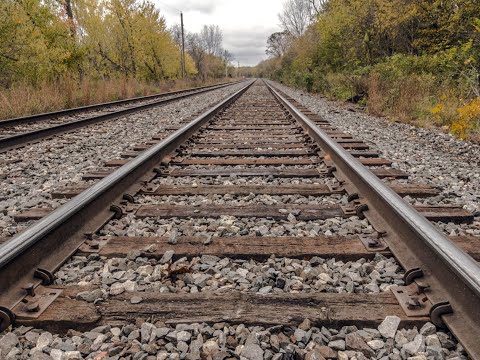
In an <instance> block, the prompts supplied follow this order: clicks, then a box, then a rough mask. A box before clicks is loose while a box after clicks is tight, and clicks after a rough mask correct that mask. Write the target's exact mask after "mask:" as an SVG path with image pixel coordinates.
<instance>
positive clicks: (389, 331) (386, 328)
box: [378, 316, 400, 338]
mask: <svg viewBox="0 0 480 360" xmlns="http://www.w3.org/2000/svg"><path fill="white" fill-rule="evenodd" d="M398 325H400V318H399V317H398V316H387V317H386V318H385V320H383V322H382V323H381V324H380V325H379V326H378V331H380V334H382V336H383V337H384V338H394V337H395V334H396V332H397V329H398Z"/></svg>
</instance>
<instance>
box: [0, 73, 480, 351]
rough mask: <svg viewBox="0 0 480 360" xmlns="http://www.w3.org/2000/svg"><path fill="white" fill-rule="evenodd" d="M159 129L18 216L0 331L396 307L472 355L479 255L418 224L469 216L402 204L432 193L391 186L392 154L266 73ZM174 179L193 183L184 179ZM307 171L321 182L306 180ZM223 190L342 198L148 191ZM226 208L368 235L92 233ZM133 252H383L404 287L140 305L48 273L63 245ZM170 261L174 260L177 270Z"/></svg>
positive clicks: (334, 317)
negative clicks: (91, 299)
mask: <svg viewBox="0 0 480 360" xmlns="http://www.w3.org/2000/svg"><path fill="white" fill-rule="evenodd" d="M168 130H170V131H171V132H170V133H166V134H164V135H163V136H159V135H156V136H154V137H153V138H152V142H150V143H148V144H139V145H138V146H136V147H134V148H133V149H132V151H130V152H128V153H125V154H124V157H123V158H122V159H115V160H112V161H110V162H108V163H106V164H105V168H102V169H99V170H98V171H96V172H92V173H90V174H86V175H85V176H84V179H85V180H98V181H97V182H96V183H95V184H94V185H93V186H86V185H84V184H79V185H78V186H76V187H72V188H66V189H59V190H58V191H57V194H56V196H63V197H71V198H72V199H71V200H70V201H69V202H68V203H66V204H65V205H64V206H62V207H60V208H58V209H57V210H55V211H53V212H49V210H48V209H30V210H28V211H25V212H24V213H22V214H19V215H18V216H17V220H18V221H27V220H35V219H38V221H37V222H36V223H34V224H33V225H32V226H30V227H29V228H27V229H26V230H25V231H24V232H22V233H20V234H18V235H16V236H15V237H14V238H12V239H9V240H8V241H7V242H5V243H4V244H3V245H2V246H1V247H0V269H1V270H0V274H1V276H0V288H1V289H2V293H1V294H0V319H1V323H0V325H1V326H0V327H1V328H2V329H5V328H6V327H8V326H9V325H11V324H23V325H27V326H35V327H40V328H42V327H44V328H51V329H55V330H57V331H62V330H66V329H69V328H78V329H79V330H85V329H91V328H93V327H95V326H98V325H100V324H107V323H109V322H111V321H117V322H118V321H123V322H128V321H134V320H135V319H138V318H147V317H149V316H151V315H152V314H155V316H156V318H157V319H165V321H166V322H167V321H168V322H170V323H173V324H179V323H188V322H194V321H197V322H198V321H204V322H210V323H215V322H231V323H241V324H249V325H255V324H258V325H266V324H268V325H276V324H279V325H298V323H299V322H300V321H301V319H304V318H309V319H310V320H311V321H312V322H313V323H315V324H318V325H330V326H343V325H352V324H354V325H357V326H363V325H365V326H372V325H378V324H379V323H380V322H381V321H382V320H383V319H384V318H385V317H386V316H389V315H396V316H398V317H399V318H400V319H401V321H402V324H403V325H405V326H408V325H419V326H421V325H422V324H423V323H425V322H427V321H432V322H433V323H434V324H435V325H436V326H438V327H448V329H449V330H451V331H452V333H453V334H454V335H455V336H456V337H457V338H458V339H459V341H460V342H461V343H462V345H463V346H464V347H465V349H466V351H467V352H468V353H469V355H470V356H471V358H472V359H480V342H478V338H479V336H480V331H479V324H480V312H479V311H478V309H479V308H480V267H479V265H478V263H477V262H476V261H475V260H474V259H473V258H472V257H471V256H473V257H475V258H476V259H477V260H478V255H479V254H478V252H477V253H476V252H475V250H472V246H471V245H472V244H470V243H469V242H468V240H465V239H448V238H446V237H445V236H444V235H442V234H441V233H440V232H439V231H437V230H436V228H435V227H434V226H433V225H432V224H431V223H430V222H429V220H430V221H446V222H448V221H451V222H458V223H461V222H469V221H472V219H473V216H472V214H470V213H468V212H466V211H465V210H463V209H461V208H455V207H436V206H422V207H416V208H414V207H411V206H410V205H408V204H407V203H406V202H404V201H403V200H402V199H401V197H400V196H405V195H410V196H413V197H415V196H416V197H422V196H430V195H432V194H435V189H434V188H430V187H427V186H420V185H418V186H416V185H399V184H395V183H389V182H388V181H389V180H391V179H401V178H406V177H408V175H407V174H406V173H404V172H402V171H399V170H396V169H394V168H391V167H390V165H391V162H390V161H388V160H387V159H383V158H380V157H379V154H378V153H376V152H375V151H371V150H370V149H369V148H368V146H367V145H365V144H364V143H363V142H362V141H361V140H359V139H355V138H353V137H352V136H351V135H349V134H346V133H343V132H341V131H339V130H338V129H336V128H334V127H333V126H332V125H330V124H329V123H328V122H326V121H324V120H322V119H321V118H320V117H319V116H318V115H315V114H313V113H311V112H309V111H308V110H307V109H306V108H304V107H302V106H301V105H299V104H298V103H296V102H295V101H294V100H293V99H291V98H289V97H288V96H286V95H285V94H283V93H281V92H280V91H279V90H277V89H275V87H274V86H272V85H271V84H270V83H267V82H263V81H255V82H249V83H248V84H246V85H245V86H244V87H243V88H242V89H241V90H239V91H238V92H237V93H235V94H233V95H232V96H230V97H229V98H227V99H225V100H224V101H222V102H221V103H219V104H218V105H216V106H215V107H213V108H211V109H210V110H208V111H206V112H205V113H203V114H201V115H200V116H198V117H196V118H195V119H193V120H192V121H190V122H186V123H185V124H182V126H181V127H179V128H170V129H168ZM222 177H223V178H225V181H223V182H222V183H221V184H215V183H214V182H212V180H211V179H218V178H222ZM183 178H188V179H192V178H193V179H197V182H196V183H195V186H191V185H185V184H183V183H182V182H181V179H183ZM250 178H266V179H272V178H273V179H282V181H279V182H276V183H275V185H272V184H269V183H268V180H267V181H266V182H265V183H264V184H252V183H249V182H248V181H245V182H244V183H243V184H242V183H235V181H233V180H236V179H250ZM318 178H322V179H323V180H325V183H317V182H315V181H313V182H311V181H305V182H303V180H305V179H314V180H315V179H318ZM228 179H233V180H232V181H233V182H230V181H228ZM290 180H292V181H290ZM226 194H229V195H231V196H239V195H250V194H252V196H255V195H271V196H274V195H302V196H305V197H309V196H316V197H322V196H334V195H348V202H345V203H343V202H340V201H339V202H338V203H332V202H326V203H325V205H315V206H313V205H309V204H295V203H272V204H258V203H257V204H253V205H252V204H246V205H238V204H235V205H230V204H229V203H228V201H227V202H226V203H222V204H215V203H213V204H212V203H208V204H202V203H196V204H195V206H193V205H191V204H190V203H189V202H188V201H187V202H186V204H183V205H179V204H173V205H172V204H169V203H168V201H166V202H165V201H162V200H159V201H153V202H152V200H151V199H155V198H158V199H162V197H165V196H177V197H186V198H187V200H188V198H189V197H194V196H204V197H206V198H208V197H214V196H216V195H226ZM399 195H400V196H399ZM225 216H227V217H228V216H230V217H235V218H237V219H244V218H245V219H248V218H266V219H270V220H273V221H278V222H282V221H287V220H292V221H299V222H308V221H313V220H322V219H329V218H349V217H352V216H358V217H359V218H363V219H366V220H368V222H369V224H370V225H371V226H372V228H373V229H374V231H373V232H372V233H369V234H363V235H362V234H359V235H355V236H323V235H319V234H316V235H314V236H308V237H293V236H285V235H284V234H282V235H279V236H273V237H269V236H261V234H255V235H252V234H251V233H249V232H248V231H246V232H245V233H242V232H241V231H240V232H238V233H237V235H236V236H219V237H215V238H202V237H195V236H189V235H185V234H184V235H182V236H179V237H178V238H176V239H175V241H171V239H170V238H166V237H161V236H157V237H154V236H151V237H129V236H111V235H109V236H105V235H102V229H104V228H105V226H107V225H108V224H109V223H111V222H112V221H113V222H115V221H119V220H121V219H125V218H127V217H128V218H130V219H132V218H133V219H139V220H141V219H152V218H153V219H166V220H168V219H172V221H173V219H175V221H177V220H179V219H180V220H181V219H189V220H194V219H205V218H219V217H225ZM455 243H456V244H455ZM461 248H463V249H465V250H466V251H467V252H468V253H469V254H467V252H464V251H463V250H461ZM146 249H148V250H146ZM172 250H173V251H174V253H173V252H171V251H172ZM132 251H136V252H138V253H139V254H141V255H142V256H144V257H147V258H157V259H159V258H163V257H164V256H165V254H170V256H174V259H179V258H182V257H187V258H192V257H194V256H198V255H215V256H219V257H230V258H236V259H243V260H250V259H263V260H265V259H268V258H269V257H270V256H271V255H273V254H274V255H276V256H280V257H282V256H283V257H290V258H302V259H304V258H305V259H309V258H312V257H315V256H319V257H325V258H328V257H335V258H337V259H344V260H348V259H359V258H362V257H363V258H367V259H368V258H373V257H374V256H375V254H376V253H380V254H384V255H393V256H395V258H396V259H397V261H398V262H399V263H400V264H401V265H402V267H403V269H404V271H405V275H404V286H399V287H392V289H391V291H389V292H385V293H376V294H365V293H348V294H345V293H342V294H335V293H325V292H310V293H306V294H305V293H295V292H293V293H285V294H282V295H278V294H275V293H268V292H267V293H266V294H255V293H254V294H249V293H238V292H236V291H233V290H232V291H228V292H225V293H224V294H221V295H218V294H217V295H215V296H214V295H212V294H209V293H208V292H198V293H193V292H191V293H186V294H162V293H156V292H145V293H142V298H143V302H141V303H139V304H136V303H134V302H132V301H127V300H131V299H132V298H133V297H134V296H136V295H138V294H136V293H135V292H132V293H128V294H127V293H122V294H121V295H118V296H113V297H111V298H110V301H108V302H105V303H103V302H101V303H98V304H96V305H94V304H86V305H85V304H83V302H82V301H81V300H77V299H76V294H78V293H79V292H81V291H82V289H81V288H79V287H75V286H73V287H61V286H53V283H54V276H55V271H56V270H58V269H59V268H60V267H61V266H62V265H63V264H64V263H65V262H66V261H67V260H68V259H69V258H70V257H71V256H72V255H73V254H77V255H78V254H84V255H85V254H99V255H100V256H105V257H107V258H112V257H122V256H123V257H126V256H127V255H128V254H131V252H132ZM470 255H471V256H470ZM181 271H185V269H181V270H178V273H179V274H180V273H181ZM72 309H75V311H72Z"/></svg>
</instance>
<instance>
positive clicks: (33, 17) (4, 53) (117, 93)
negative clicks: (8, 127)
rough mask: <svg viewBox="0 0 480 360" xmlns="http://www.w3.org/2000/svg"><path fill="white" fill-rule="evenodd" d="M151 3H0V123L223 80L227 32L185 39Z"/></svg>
mask: <svg viewBox="0 0 480 360" xmlns="http://www.w3.org/2000/svg"><path fill="white" fill-rule="evenodd" d="M178 30H179V29H178V27H173V28H172V29H168V28H167V24H166V23H165V19H164V18H163V16H162V14H161V12H160V10H159V9H158V8H156V7H155V5H154V3H153V2H152V1H151V0H2V1H0V74H1V76H0V118H8V117H13V116H20V115H25V114H28V113H36V112H43V111H51V110H56V109H60V108H65V107H71V106H79V105H85V104H90V103H95V102H101V101H109V100H116V99H119V98H125V97H131V96H139V95H146V94H149V93H153V92H159V91H165V90H170V89H174V88H178V87H186V86H195V85H199V84H200V83H206V82H207V81H210V82H215V81H218V80H214V79H218V78H221V77H225V76H226V75H227V74H228V72H227V71H226V69H227V70H228V65H229V62H230V60H231V58H232V55H231V54H230V53H229V52H228V51H225V50H224V49H223V48H222V31H221V30H220V28H219V27H218V26H215V25H210V26H205V27H204V28H203V30H202V31H201V32H200V33H198V34H194V33H188V34H187V39H186V44H185V45H186V49H187V54H186V59H185V65H186V66H185V68H186V75H187V78H188V81H175V82H173V81H174V80H177V79H181V78H182V66H181V38H180V37H179V31H178Z"/></svg>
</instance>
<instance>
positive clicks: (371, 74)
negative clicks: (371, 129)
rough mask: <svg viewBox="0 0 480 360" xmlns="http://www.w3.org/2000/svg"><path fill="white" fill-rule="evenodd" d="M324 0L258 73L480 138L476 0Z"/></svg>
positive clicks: (479, 30) (376, 110)
mask: <svg viewBox="0 0 480 360" xmlns="http://www.w3.org/2000/svg"><path fill="white" fill-rule="evenodd" d="M305 1H308V0H305ZM322 3H323V4H322V5H323V6H322V8H321V9H320V11H318V13H317V14H316V15H315V16H314V17H313V19H312V21H311V25H310V26H309V27H308V28H307V29H306V30H305V32H304V33H303V34H302V35H300V36H291V38H290V39H289V41H288V43H289V46H288V49H287V50H286V51H283V52H282V54H281V56H271V58H270V59H269V60H267V61H265V62H263V63H261V64H260V65H259V66H258V67H257V69H256V70H257V72H258V74H259V75H263V76H270V77H272V78H275V79H277V80H280V81H283V82H285V83H288V84H290V85H294V86H297V87H301V88H305V89H306V90H309V91H314V92H321V93H323V94H324V95H326V96H329V97H331V98H335V99H341V100H350V101H355V102H359V103H360V105H363V106H365V107H366V108H367V109H368V110H369V111H370V112H371V113H374V114H378V115H388V116H390V117H392V118H395V119H396V120H402V121H408V122H416V123H420V124H422V125H428V124H429V123H430V124H431V123H435V124H437V125H441V126H445V127H446V128H448V129H449V130H450V131H451V132H452V133H454V134H455V135H457V136H459V137H462V138H467V137H476V136H477V137H478V134H479V132H480V130H479V123H478V116H477V115H475V114H476V112H475V111H476V108H475V106H476V104H478V101H479V100H478V98H480V20H478V19H479V18H480V6H478V1H477V0H367V1H365V0H328V1H323V2H322ZM282 44H284V42H283V43H282ZM269 51H270V53H274V52H273V51H272V50H271V49H269ZM442 99H447V100H446V101H445V100H442ZM439 107H441V108H442V109H443V110H442V111H436V110H438V108H439Z"/></svg>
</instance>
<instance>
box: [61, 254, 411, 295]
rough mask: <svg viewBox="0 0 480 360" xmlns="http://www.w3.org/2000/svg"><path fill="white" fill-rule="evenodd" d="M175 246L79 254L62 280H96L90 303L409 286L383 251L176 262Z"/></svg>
mask: <svg viewBox="0 0 480 360" xmlns="http://www.w3.org/2000/svg"><path fill="white" fill-rule="evenodd" d="M172 256H174V251H173V250H170V251H168V252H166V253H165V254H164V255H163V257H162V258H161V259H160V260H155V259H148V258H141V257H135V253H132V254H131V256H130V257H129V258H114V259H106V258H100V257H98V256H96V255H92V256H90V257H89V258H87V257H83V256H74V257H73V258H72V259H71V260H70V261H69V262H68V263H66V264H65V265H64V266H62V268H60V270H59V271H58V272H57V273H56V284H58V285H79V284H80V285H82V286H86V285H95V286H98V287H99V289H101V291H102V292H101V293H99V292H98V290H93V291H86V292H81V293H80V294H78V296H77V298H78V299H81V300H85V301H89V302H94V301H98V300H101V299H105V298H107V297H108V296H109V295H113V296H114V295H118V294H121V293H123V292H124V291H148V292H160V293H189V292H191V293H196V292H199V291H202V292H203V291H209V292H212V291H213V292H226V291H229V290H238V291H243V292H255V293H260V294H268V293H279V294H281V293H285V292H287V293H298V292H329V293H378V292H381V291H388V290H389V289H390V287H391V286H392V285H404V282H403V275H404V274H403V271H402V269H401V267H400V266H399V265H398V264H397V263H396V261H395V260H394V259H393V258H386V257H384V256H382V255H380V254H377V255H376V256H375V258H374V260H371V261H367V260H365V259H360V260H358V261H353V262H352V261H349V262H346V263H344V262H343V261H336V260H335V259H322V258H320V257H314V258H312V259H311V260H309V261H306V260H298V259H289V258H275V257H274V256H272V257H270V258H269V259H268V260H267V261H263V262H259V261H254V260H250V261H246V260H233V259H229V258H219V257H217V256H212V255H203V256H201V257H195V258H193V259H187V258H182V259H179V260H177V261H175V262H174V263H173V264H172Z"/></svg>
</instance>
